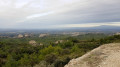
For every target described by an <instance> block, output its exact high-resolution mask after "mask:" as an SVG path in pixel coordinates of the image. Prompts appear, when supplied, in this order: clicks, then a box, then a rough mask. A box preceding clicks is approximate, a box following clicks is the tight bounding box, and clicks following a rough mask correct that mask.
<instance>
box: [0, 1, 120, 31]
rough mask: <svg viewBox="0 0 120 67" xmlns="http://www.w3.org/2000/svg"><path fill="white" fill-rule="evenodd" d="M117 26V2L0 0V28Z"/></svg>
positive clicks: (119, 10) (119, 16)
mask: <svg viewBox="0 0 120 67" xmlns="http://www.w3.org/2000/svg"><path fill="white" fill-rule="evenodd" d="M100 25H113V26H120V0H0V28H22V29H23V28H25V29H41V28H58V27H94V26H100Z"/></svg>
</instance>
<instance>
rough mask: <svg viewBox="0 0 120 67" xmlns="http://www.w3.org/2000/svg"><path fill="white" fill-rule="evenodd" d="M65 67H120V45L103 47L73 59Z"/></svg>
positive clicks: (114, 44) (113, 44)
mask: <svg viewBox="0 0 120 67" xmlns="http://www.w3.org/2000/svg"><path fill="white" fill-rule="evenodd" d="M65 67H120V43H111V44H105V45H102V46H100V47H98V48H96V49H94V50H92V51H91V52H88V53H87V54H85V55H83V56H82V57H79V58H76V59H72V60H71V61H70V62H69V63H68V64H67V65H66V66H65Z"/></svg>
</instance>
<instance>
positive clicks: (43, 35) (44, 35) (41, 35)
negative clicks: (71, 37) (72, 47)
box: [39, 34, 49, 37]
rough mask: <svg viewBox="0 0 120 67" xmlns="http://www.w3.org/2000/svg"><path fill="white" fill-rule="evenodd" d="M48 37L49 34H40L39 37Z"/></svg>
mask: <svg viewBox="0 0 120 67" xmlns="http://www.w3.org/2000/svg"><path fill="white" fill-rule="evenodd" d="M46 36H49V34H40V35H39V37H46Z"/></svg>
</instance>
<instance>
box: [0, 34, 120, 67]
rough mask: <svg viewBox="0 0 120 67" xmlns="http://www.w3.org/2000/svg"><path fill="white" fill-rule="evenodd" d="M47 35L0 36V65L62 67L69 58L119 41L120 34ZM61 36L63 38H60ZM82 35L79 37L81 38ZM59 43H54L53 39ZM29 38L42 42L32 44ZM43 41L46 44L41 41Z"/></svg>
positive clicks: (4, 66)
mask: <svg viewBox="0 0 120 67" xmlns="http://www.w3.org/2000/svg"><path fill="white" fill-rule="evenodd" d="M89 36H90V34H87V35H86V36H85V35H83V36H82V35H81V36H77V37H70V36H69V37H68V36H56V37H55V36H53V37H52V36H49V37H44V38H41V39H40V38H22V39H17V38H16V39H11V38H3V39H2V38H1V39H0V67H63V66H64V65H66V64H67V63H68V62H69V61H70V60H71V59H73V58H77V57H80V56H82V55H83V54H85V53H86V52H88V51H90V50H92V49H94V48H96V47H98V46H100V45H101V44H104V43H111V42H120V35H114V36H106V35H104V34H101V35H97V34H95V35H93V34H92V35H91V36H90V37H89ZM61 37H63V38H61ZM82 38H83V39H82ZM61 39H62V40H64V41H63V42H62V43H57V44H56V43H55V41H57V40H61ZM29 40H36V41H37V42H38V43H41V42H42V43H43V44H44V45H38V46H32V45H30V44H29V43H28V41H29ZM45 42H46V43H45Z"/></svg>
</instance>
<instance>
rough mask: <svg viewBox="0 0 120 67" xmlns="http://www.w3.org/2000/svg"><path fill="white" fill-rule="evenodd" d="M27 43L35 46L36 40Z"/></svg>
mask: <svg viewBox="0 0 120 67" xmlns="http://www.w3.org/2000/svg"><path fill="white" fill-rule="evenodd" d="M29 44H31V45H33V46H36V45H37V43H36V41H34V40H31V41H29Z"/></svg>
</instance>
